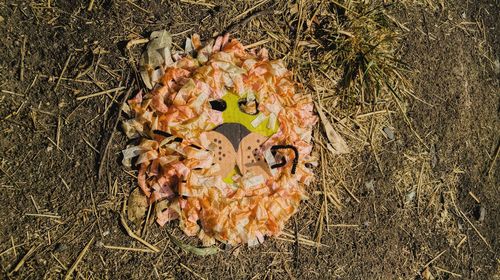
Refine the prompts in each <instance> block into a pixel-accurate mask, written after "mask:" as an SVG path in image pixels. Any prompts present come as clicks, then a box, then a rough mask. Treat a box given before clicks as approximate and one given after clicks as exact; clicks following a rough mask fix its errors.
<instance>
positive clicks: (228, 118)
mask: <svg viewBox="0 0 500 280" xmlns="http://www.w3.org/2000/svg"><path fill="white" fill-rule="evenodd" d="M218 102H219V104H218V105H216V106H213V108H214V107H218V108H214V109H217V110H220V111H223V113H222V118H223V120H224V123H223V124H222V125H220V126H218V127H216V128H215V129H214V130H213V131H210V132H209V133H208V134H207V137H208V139H209V140H210V141H211V142H212V145H211V146H212V147H214V148H213V149H212V151H213V152H214V156H215V161H216V163H218V164H219V165H220V171H219V172H218V173H217V175H220V176H221V177H222V178H223V179H224V181H225V182H227V183H232V182H233V179H232V177H233V176H234V175H235V174H239V175H246V174H249V175H252V176H262V177H263V178H264V179H267V178H268V177H269V176H271V170H270V167H269V165H268V164H267V162H266V160H265V159H264V151H263V150H262V149H261V147H262V144H264V142H266V141H267V139H269V137H270V136H271V135H273V134H274V133H276V131H277V127H278V125H277V124H273V125H271V124H270V123H269V120H265V121H262V122H260V123H258V120H259V118H262V117H263V116H261V115H262V113H259V111H258V104H257V102H255V101H246V99H240V98H239V97H238V96H237V95H235V94H233V93H230V92H228V93H226V95H224V96H223V98H222V100H219V101H218ZM221 104H223V105H221ZM272 126H274V127H272Z"/></svg>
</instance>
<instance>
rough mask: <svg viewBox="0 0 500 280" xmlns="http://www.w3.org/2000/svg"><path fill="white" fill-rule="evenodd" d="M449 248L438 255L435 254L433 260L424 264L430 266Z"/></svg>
mask: <svg viewBox="0 0 500 280" xmlns="http://www.w3.org/2000/svg"><path fill="white" fill-rule="evenodd" d="M446 251H448V250H444V251H442V252H441V253H439V254H438V255H437V256H435V257H434V258H433V259H432V260H430V261H429V262H428V263H426V264H425V265H424V267H428V266H429V265H430V264H431V263H433V262H435V261H436V260H437V259H439V257H441V256H442V255H443V254H444V253H446Z"/></svg>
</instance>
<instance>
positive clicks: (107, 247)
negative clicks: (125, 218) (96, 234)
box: [103, 244, 154, 253]
mask: <svg viewBox="0 0 500 280" xmlns="http://www.w3.org/2000/svg"><path fill="white" fill-rule="evenodd" d="M103 247H104V248H106V249H112V250H122V251H131V252H142V253H154V251H153V250H151V249H145V248H131V247H122V246H113V245H106V244H104V245H103Z"/></svg>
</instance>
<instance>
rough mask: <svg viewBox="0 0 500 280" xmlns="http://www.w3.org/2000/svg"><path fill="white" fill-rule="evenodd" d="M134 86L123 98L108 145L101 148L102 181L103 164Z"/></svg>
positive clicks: (99, 171) (100, 168)
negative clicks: (124, 105)
mask: <svg viewBox="0 0 500 280" xmlns="http://www.w3.org/2000/svg"><path fill="white" fill-rule="evenodd" d="M133 85H134V83H132V84H131V85H130V88H129V90H128V91H127V93H125V95H124V96H123V98H122V101H121V102H120V108H118V115H117V116H116V119H115V122H114V124H113V127H112V129H111V132H110V133H109V136H108V137H109V138H108V140H107V141H106V142H105V143H106V144H104V146H102V147H101V151H100V152H99V154H100V159H99V170H98V177H99V179H101V178H102V177H103V175H104V164H103V163H104V162H105V161H106V159H107V156H108V150H109V146H110V145H111V141H113V135H114V133H115V131H116V129H117V127H118V123H119V122H120V118H121V116H122V109H123V104H125V102H127V100H128V98H129V96H130V93H131V92H132V87H133ZM123 88H125V87H123Z"/></svg>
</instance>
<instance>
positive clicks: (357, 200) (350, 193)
mask: <svg viewBox="0 0 500 280" xmlns="http://www.w3.org/2000/svg"><path fill="white" fill-rule="evenodd" d="M342 187H344V190H345V191H346V192H347V193H348V194H349V195H350V196H351V197H352V198H353V199H354V200H356V202H357V203H361V201H359V199H358V198H357V197H356V196H355V195H354V194H353V193H352V192H351V191H350V190H349V189H348V188H347V187H346V186H345V185H344V184H342Z"/></svg>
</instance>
